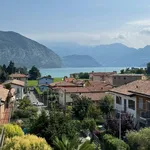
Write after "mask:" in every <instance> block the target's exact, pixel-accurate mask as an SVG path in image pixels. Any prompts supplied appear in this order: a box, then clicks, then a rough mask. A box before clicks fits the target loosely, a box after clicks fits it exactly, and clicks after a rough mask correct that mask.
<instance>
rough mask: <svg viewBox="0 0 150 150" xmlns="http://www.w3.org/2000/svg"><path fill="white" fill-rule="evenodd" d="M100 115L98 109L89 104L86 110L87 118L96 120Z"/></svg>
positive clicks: (94, 105)
mask: <svg viewBox="0 0 150 150" xmlns="http://www.w3.org/2000/svg"><path fill="white" fill-rule="evenodd" d="M100 114H101V111H100V109H99V107H98V106H96V104H93V103H92V104H90V106H89V108H88V117H90V118H94V119H97V118H98V117H99V116H100Z"/></svg>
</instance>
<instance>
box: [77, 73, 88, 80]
mask: <svg viewBox="0 0 150 150" xmlns="http://www.w3.org/2000/svg"><path fill="white" fill-rule="evenodd" d="M78 76H79V79H89V74H88V73H87V72H84V73H83V72H80V73H79V75H78Z"/></svg>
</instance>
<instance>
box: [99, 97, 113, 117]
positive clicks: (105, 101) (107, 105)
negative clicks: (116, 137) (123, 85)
mask: <svg viewBox="0 0 150 150" xmlns="http://www.w3.org/2000/svg"><path fill="white" fill-rule="evenodd" d="M113 102H114V99H113V97H112V96H111V95H106V96H104V97H103V98H102V99H101V100H100V109H101V111H102V112H103V113H104V114H106V115H110V113H111V112H112V111H113Z"/></svg>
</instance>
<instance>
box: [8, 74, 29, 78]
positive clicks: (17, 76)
mask: <svg viewBox="0 0 150 150" xmlns="http://www.w3.org/2000/svg"><path fill="white" fill-rule="evenodd" d="M9 77H11V78H27V75H25V74H20V73H14V74H11V75H9Z"/></svg>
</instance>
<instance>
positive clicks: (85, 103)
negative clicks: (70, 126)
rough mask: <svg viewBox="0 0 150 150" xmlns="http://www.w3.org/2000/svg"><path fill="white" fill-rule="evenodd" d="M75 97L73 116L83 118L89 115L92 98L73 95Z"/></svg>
mask: <svg viewBox="0 0 150 150" xmlns="http://www.w3.org/2000/svg"><path fill="white" fill-rule="evenodd" d="M71 97H72V99H73V106H72V112H73V116H74V117H75V118H77V119H79V120H83V119H84V118H86V117H87V116H88V109H89V106H90V104H91V103H92V102H91V99H90V98H87V97H83V96H82V97H80V96H78V95H71Z"/></svg>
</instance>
